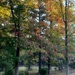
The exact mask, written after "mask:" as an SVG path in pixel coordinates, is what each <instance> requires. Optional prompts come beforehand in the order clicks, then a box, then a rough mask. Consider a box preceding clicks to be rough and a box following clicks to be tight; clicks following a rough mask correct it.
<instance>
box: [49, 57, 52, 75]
mask: <svg viewBox="0 0 75 75" xmlns="http://www.w3.org/2000/svg"><path fill="white" fill-rule="evenodd" d="M50 70H51V63H50V58H49V57H48V75H51V71H50Z"/></svg>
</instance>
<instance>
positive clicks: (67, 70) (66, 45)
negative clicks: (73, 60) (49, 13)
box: [65, 0, 69, 75]
mask: <svg viewBox="0 0 75 75" xmlns="http://www.w3.org/2000/svg"><path fill="white" fill-rule="evenodd" d="M67 14H68V0H65V58H66V75H69V65H68V35H67V32H68V30H67V26H68V22H67V20H68V16H67Z"/></svg>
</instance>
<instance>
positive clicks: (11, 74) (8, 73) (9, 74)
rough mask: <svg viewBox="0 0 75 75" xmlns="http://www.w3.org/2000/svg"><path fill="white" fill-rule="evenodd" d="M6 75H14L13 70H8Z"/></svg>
mask: <svg viewBox="0 0 75 75" xmlns="http://www.w3.org/2000/svg"><path fill="white" fill-rule="evenodd" d="M4 75H13V70H6V71H5V74H4Z"/></svg>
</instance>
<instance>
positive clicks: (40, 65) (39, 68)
mask: <svg viewBox="0 0 75 75" xmlns="http://www.w3.org/2000/svg"><path fill="white" fill-rule="evenodd" d="M40 70H41V52H39V73H40Z"/></svg>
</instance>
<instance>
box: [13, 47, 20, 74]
mask: <svg viewBox="0 0 75 75" xmlns="http://www.w3.org/2000/svg"><path fill="white" fill-rule="evenodd" d="M19 52H20V48H19V47H17V50H16V58H17V59H16V61H15V69H14V75H19V74H18V64H19Z"/></svg>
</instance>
